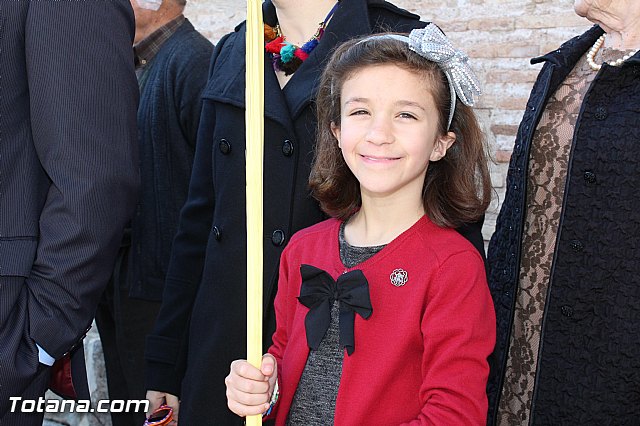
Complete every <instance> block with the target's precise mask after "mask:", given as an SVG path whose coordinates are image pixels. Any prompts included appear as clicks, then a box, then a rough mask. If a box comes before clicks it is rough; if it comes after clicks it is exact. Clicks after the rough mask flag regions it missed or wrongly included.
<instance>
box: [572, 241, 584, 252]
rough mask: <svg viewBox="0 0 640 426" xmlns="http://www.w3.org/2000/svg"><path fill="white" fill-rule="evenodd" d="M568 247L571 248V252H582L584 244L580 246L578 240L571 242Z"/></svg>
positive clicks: (580, 243)
mask: <svg viewBox="0 0 640 426" xmlns="http://www.w3.org/2000/svg"><path fill="white" fill-rule="evenodd" d="M569 245H570V246H571V249H572V250H573V251H576V252H581V251H582V250H584V244H582V242H581V241H580V240H572V241H571V243H569Z"/></svg>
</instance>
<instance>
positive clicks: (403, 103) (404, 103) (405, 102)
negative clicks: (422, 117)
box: [344, 97, 426, 111]
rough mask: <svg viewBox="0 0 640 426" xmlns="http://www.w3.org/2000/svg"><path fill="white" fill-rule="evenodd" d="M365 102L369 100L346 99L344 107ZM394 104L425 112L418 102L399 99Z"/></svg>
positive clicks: (358, 98)
mask: <svg viewBox="0 0 640 426" xmlns="http://www.w3.org/2000/svg"><path fill="white" fill-rule="evenodd" d="M367 102H369V98H362V97H355V98H349V99H347V100H346V101H345V103H344V104H345V105H349V104H354V103H367ZM395 104H396V105H398V106H410V107H415V108H419V109H421V110H423V111H426V109H425V108H424V106H422V105H421V104H420V103H419V102H414V101H408V100H404V99H401V100H399V101H396V102H395Z"/></svg>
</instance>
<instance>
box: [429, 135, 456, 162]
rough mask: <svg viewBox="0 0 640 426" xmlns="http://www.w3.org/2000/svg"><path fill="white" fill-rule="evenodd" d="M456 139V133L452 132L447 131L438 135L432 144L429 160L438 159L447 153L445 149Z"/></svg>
mask: <svg viewBox="0 0 640 426" xmlns="http://www.w3.org/2000/svg"><path fill="white" fill-rule="evenodd" d="M455 141H456V134H455V133H453V132H447V133H446V134H444V135H441V136H438V137H437V138H436V141H435V142H434V144H433V150H432V151H431V156H430V157H429V160H431V161H438V160H440V159H442V157H444V156H445V155H447V150H448V149H449V148H450V147H451V145H453V143H454V142H455Z"/></svg>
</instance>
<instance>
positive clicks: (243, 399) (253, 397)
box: [227, 387, 270, 407]
mask: <svg viewBox="0 0 640 426" xmlns="http://www.w3.org/2000/svg"><path fill="white" fill-rule="evenodd" d="M227 399H228V400H230V401H235V402H237V403H239V404H241V405H246V406H250V407H255V406H260V405H263V404H267V403H268V402H269V399H270V397H269V393H268V392H266V391H265V392H264V393H246V392H242V391H240V390H238V389H235V388H233V387H227Z"/></svg>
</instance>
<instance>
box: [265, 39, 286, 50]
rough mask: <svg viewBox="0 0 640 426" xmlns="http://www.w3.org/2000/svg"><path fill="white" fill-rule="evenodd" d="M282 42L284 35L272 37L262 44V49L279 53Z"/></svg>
mask: <svg viewBox="0 0 640 426" xmlns="http://www.w3.org/2000/svg"><path fill="white" fill-rule="evenodd" d="M282 43H284V37H282V36H281V37H277V38H275V39H273V40H272V41H270V42H269V43H267V44H266V45H265V46H264V49H265V50H266V51H267V52H268V53H280V49H282Z"/></svg>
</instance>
